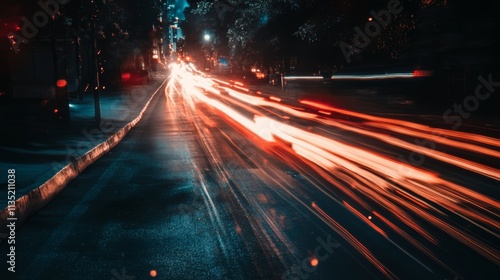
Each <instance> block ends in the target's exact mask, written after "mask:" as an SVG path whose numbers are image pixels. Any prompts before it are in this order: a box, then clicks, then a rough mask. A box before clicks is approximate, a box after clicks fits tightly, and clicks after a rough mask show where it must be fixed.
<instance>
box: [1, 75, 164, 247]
mask: <svg viewBox="0 0 500 280" xmlns="http://www.w3.org/2000/svg"><path fill="white" fill-rule="evenodd" d="M166 82H167V80H165V81H163V82H162V83H161V85H160V86H159V88H158V89H157V90H156V91H155V92H154V93H153V95H152V96H151V97H150V98H149V100H148V102H146V105H144V108H143V109H142V110H141V112H140V113H139V115H138V116H137V117H136V118H135V119H134V120H132V121H131V122H129V123H128V124H127V125H125V126H124V127H123V128H121V129H120V130H118V131H117V132H116V133H115V134H113V135H112V136H110V137H109V138H108V139H107V140H106V141H104V142H102V143H100V144H99V145H97V146H95V147H94V148H93V149H92V150H90V151H88V152H87V153H85V154H84V155H82V156H80V157H78V158H76V159H74V160H73V161H71V162H70V163H69V164H68V165H66V166H65V167H64V168H63V169H61V170H60V171H59V172H57V173H56V174H55V175H54V176H53V177H52V178H50V179H49V180H47V181H46V182H45V183H43V184H42V185H41V186H40V187H38V188H36V189H33V190H31V191H29V192H28V193H27V194H25V195H23V196H22V197H20V198H18V199H17V200H16V204H15V210H14V212H15V213H14V215H9V212H11V211H9V209H8V208H9V207H8V206H7V207H5V208H4V209H3V210H2V211H1V212H0V233H3V232H6V230H8V229H7V224H8V222H9V221H15V224H16V227H17V226H19V225H21V224H22V223H23V222H24V221H25V220H26V219H27V218H29V217H30V216H32V215H33V214H35V213H36V212H38V211H39V210H40V209H42V208H43V207H44V206H46V205H47V204H48V203H49V202H50V201H51V200H52V199H53V198H54V197H56V196H57V195H58V194H59V193H60V192H61V191H62V190H64V188H65V187H66V186H67V185H68V184H69V183H70V182H71V181H72V180H73V179H75V178H76V177H77V176H78V175H79V174H80V173H82V172H83V170H85V169H86V168H87V167H88V166H89V165H91V164H92V163H94V162H95V161H97V160H98V159H99V158H100V157H102V156H103V155H105V154H106V153H107V152H109V151H110V150H111V149H112V148H113V147H115V146H116V145H117V144H118V143H120V141H121V140H122V139H123V138H124V137H125V135H127V133H128V132H129V131H130V130H131V129H132V128H133V127H135V126H136V124H137V123H138V122H139V121H140V120H141V119H142V117H143V115H144V113H145V112H146V110H147V109H148V107H149V105H150V104H151V101H152V100H153V98H154V97H155V96H156V95H157V94H158V92H159V91H160V90H161V89H162V88H163V87H164V85H165V83H166ZM11 214H12V213H11ZM11 216H12V217H11ZM1 243H2V242H1V239H0V244H1Z"/></svg>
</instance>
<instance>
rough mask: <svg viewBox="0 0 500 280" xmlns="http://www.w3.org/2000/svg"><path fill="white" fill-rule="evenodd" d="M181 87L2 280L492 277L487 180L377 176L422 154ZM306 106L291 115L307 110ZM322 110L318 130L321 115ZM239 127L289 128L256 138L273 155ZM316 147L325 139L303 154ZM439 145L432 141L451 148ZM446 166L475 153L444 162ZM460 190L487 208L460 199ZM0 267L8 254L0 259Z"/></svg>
mask: <svg viewBox="0 0 500 280" xmlns="http://www.w3.org/2000/svg"><path fill="white" fill-rule="evenodd" d="M189 75H191V74H185V75H184V77H180V76H178V77H177V78H175V77H174V80H172V83H169V85H168V86H167V89H166V90H165V94H160V95H158V96H157V97H155V99H154V100H153V103H152V106H151V108H150V109H149V110H148V111H147V113H146V115H145V117H144V118H143V119H142V120H141V122H140V123H139V124H138V126H137V127H136V128H134V129H133V130H132V131H131V132H130V133H129V135H127V137H126V138H125V139H124V140H123V141H122V142H121V143H120V144H119V145H118V146H116V147H115V148H114V149H113V150H112V151H111V152H110V153H109V154H107V155H105V156H104V157H103V158H101V159H99V160H98V161H97V162H96V163H95V164H93V165H92V166H90V167H89V168H88V169H87V170H85V171H84V172H83V173H82V174H81V175H80V176H79V177H78V178H77V179H75V180H74V181H73V182H72V183H71V184H70V185H68V187H67V188H66V189H65V190H64V191H63V193H62V194H61V195H59V196H58V197H57V198H56V199H55V200H54V201H53V202H51V203H50V204H49V205H48V206H47V207H45V208H44V209H43V210H41V211H40V212H39V213H38V214H37V215H36V216H34V217H32V218H30V219H29V220H28V221H27V222H26V223H25V224H24V225H23V226H22V227H21V228H19V230H18V232H17V233H16V272H15V274H14V273H10V272H7V270H6V268H4V269H2V271H1V274H0V275H2V277H1V279H117V280H120V279H151V278H152V275H153V276H155V277H156V278H157V279H387V278H393V279H397V278H399V279H462V278H466V279H487V278H488V277H491V276H494V275H498V272H499V268H498V263H495V262H496V260H497V259H498V256H495V255H494V254H496V253H498V239H497V238H498V228H497V229H495V226H496V225H497V224H498V215H497V213H498V212H496V213H495V210H496V209H497V208H496V207H498V197H497V195H498V192H497V191H496V190H494V189H493V188H492V187H494V186H495V185H496V186H498V179H497V178H496V177H495V176H496V174H497V173H496V172H497V171H496V169H494V168H493V169H492V168H490V169H488V168H485V169H484V170H486V171H484V172H486V175H488V176H486V175H485V174H484V172H483V171H481V172H483V173H479V175H478V173H477V172H479V171H477V169H474V170H466V171H461V170H462V169H464V168H465V167H463V166H460V165H459V166H456V165H455V164H456V163H455V162H453V161H447V158H448V157H447V156H443V157H432V156H431V155H427V154H426V160H425V167H426V170H433V171H434V172H435V173H430V172H424V171H423V166H424V163H422V164H421V165H419V166H417V167H415V168H414V166H410V165H407V166H403V167H405V169H404V170H403V169H401V168H402V167H401V166H397V165H396V164H395V163H394V161H388V162H385V161H386V160H389V158H390V157H393V158H397V156H398V155H403V156H406V157H409V158H410V157H411V155H412V152H411V151H412V149H417V148H418V147H408V146H405V145H402V144H401V143H400V142H397V141H395V140H394V139H392V138H391V137H389V136H392V137H396V136H397V139H402V140H407V142H412V140H414V138H415V136H414V135H412V134H404V133H405V132H403V131H401V130H400V127H392V126H389V124H390V122H389V124H388V122H387V120H385V121H382V120H378V119H375V120H371V121H364V122H362V121H359V119H362V118H363V117H364V116H361V115H353V116H351V117H345V116H348V114H349V112H336V113H335V114H342V115H343V116H344V117H342V118H339V119H335V118H333V117H325V118H321V119H319V120H321V122H319V123H318V122H317V120H315V119H314V120H313V119H312V118H310V116H309V115H308V116H306V117H305V116H302V115H300V114H296V112H295V113H294V112H291V111H287V110H288V109H284V108H281V107H272V106H269V104H267V105H262V104H257V105H256V104H249V103H248V102H246V101H248V100H246V99H245V98H243V99H242V98H239V97H238V95H236V94H227V92H229V93H230V91H231V90H230V89H227V91H226V94H222V95H221V94H217V93H210V92H207V89H206V88H205V91H204V92H201V91H200V93H201V94H202V95H197V96H194V95H192V93H193V92H195V91H197V90H198V89H199V88H203V87H202V86H200V85H199V84H198V85H196V84H195V85H193V81H192V80H189V79H190V77H191V76H189ZM175 79H177V80H175ZM218 89H220V87H219V88H217V90H218ZM206 97H210V98H211V99H210V100H208V99H206ZM211 100H212V101H211ZM213 100H217V102H218V103H217V104H215V103H213V102H215V101H213ZM250 103H251V102H250ZM221 104H222V105H221ZM303 105H304V108H305V109H303V110H299V111H300V113H311V112H313V107H314V106H316V105H315V104H312V103H311V104H303ZM232 110H234V111H235V112H239V113H241V115H236V116H235V115H234V114H232V112H233V111H232ZM320 110H321V111H323V115H327V114H325V110H327V108H320ZM287 112H288V113H290V112H291V113H290V114H288V115H287V116H286V118H284V117H283V114H285V113H287ZM239 116H249V117H250V118H251V117H252V116H264V117H265V116H273V117H275V118H276V117H278V118H281V119H282V120H283V122H282V123H280V124H275V123H273V125H271V126H270V127H271V128H270V129H267V130H264V132H265V133H269V134H272V135H273V139H274V140H272V141H266V140H265V139H267V136H269V135H262V134H261V132H262V129H261V130H258V131H257V133H253V132H255V131H252V129H251V128H252V124H250V127H251V128H249V127H245V125H242V124H244V123H245V122H246V120H242V119H241V118H240V117H239ZM328 116H330V115H328ZM262 121H264V124H265V123H266V121H267V119H264V120H262ZM255 123H257V124H260V125H262V123H260V122H259V121H257V120H256V121H255ZM381 123H383V124H384V125H381ZM279 125H281V126H279ZM287 125H290V126H292V125H294V126H293V127H288V126H287ZM392 125H395V126H397V125H400V124H399V123H393V124H392ZM278 126H279V127H278ZM253 128H255V127H253ZM396 128H399V129H398V130H397V129H396ZM358 129H359V130H358ZM415 129H416V128H415ZM309 132H315V135H319V136H321V137H322V138H314V139H310V140H311V141H310V142H307V143H306V141H305V139H306V138H307V137H313V136H312V135H309V134H307V133H309ZM366 132H369V133H366ZM382 132H383V133H382ZM376 133H382V134H381V135H382V136H380V137H379V136H378V134H376ZM412 133H416V132H415V131H412ZM419 133H421V132H419ZM259 135H260V136H259ZM314 137H316V136H314ZM377 137H378V138H377ZM422 137H423V136H422ZM460 137H462V136H460V135H459V136H455V138H453V139H456V140H457V139H460ZM374 138H375V139H376V140H374ZM442 138H444V140H442V139H435V140H434V141H435V142H437V143H441V142H438V141H442V142H443V143H442V144H440V145H441V146H442V145H444V144H446V145H448V144H450V143H448V142H446V140H448V138H446V137H442ZM393 140H394V141H393ZM329 141H330V142H329ZM331 141H338V142H331ZM457 141H458V140H457ZM309 143H314V145H318V146H308V145H309ZM346 143H347V144H350V145H351V146H349V147H348V146H345V147H344V146H342V145H344V144H346ZM323 144H324V145H326V146H328V147H331V154H330V150H329V149H326V148H325V147H324V146H321V145H323ZM427 144H429V143H427ZM337 145H338V146H337ZM450 145H451V144H450ZM299 146H300V147H302V150H300V149H299V148H298V147H299ZM441 146H438V147H441ZM490 146H491V145H490ZM318 148H319V149H320V150H318ZM337 148H338V149H339V150H338V151H336V149H337ZM355 148H356V149H355ZM490 148H491V147H490ZM435 149H436V150H437V148H435ZM492 149H493V148H492ZM408 150H409V151H408ZM455 150H458V151H457V153H458V154H459V155H462V156H465V155H469V154H470V153H471V152H470V151H468V152H463V151H462V150H461V147H460V148H459V147H456V146H452V147H451V148H446V149H445V151H446V152H450V153H451V152H453V151H455ZM327 151H328V152H327ZM333 151H335V152H338V153H340V154H342V153H343V154H342V155H341V156H340V157H335V156H336V155H337V154H334V152H333ZM366 151H369V152H371V153H369V154H367V153H365V152H366ZM418 151H420V152H421V153H424V152H426V151H422V150H418ZM436 154H438V153H436ZM439 155H440V154H439ZM372 157H377V158H375V159H373V158H372ZM472 158H473V159H476V158H479V159H480V160H478V162H481V161H486V162H488V161H489V160H490V159H484V158H483V157H480V156H479V157H477V156H476V157H474V156H472ZM334 159H336V160H338V162H337V163H338V164H339V165H338V166H333V165H332V161H333V160H334ZM452 159H453V158H452ZM494 160H496V161H494V162H498V159H496V158H495V159H494ZM372 161H373V163H372ZM443 161H445V163H443ZM376 164H379V165H376ZM391 164H392V166H391ZM354 165H355V166H354ZM483 167H484V166H482V165H480V166H478V167H477V168H483ZM391 168H392V169H393V171H394V170H397V171H399V175H397V174H393V173H391V170H390V169H391ZM386 169H387V170H386ZM481 170H482V169H481ZM412 172H413V173H412ZM457 172H458V173H459V174H460V172H462V173H461V174H462V176H458V177H457V175H456V174H457ZM435 174H440V176H437V175H435ZM492 177H493V178H492ZM464 182H465V183H468V184H470V185H474V186H477V189H474V191H478V192H480V193H481V194H484V195H485V196H489V197H493V199H492V200H488V199H486V198H485V197H483V196H476V195H475V193H474V194H470V193H468V192H465V191H463V189H460V188H459V187H460V186H461V185H460V184H462V183H464ZM466 189H467V188H466ZM457 190H462V191H463V193H466V194H464V195H463V196H462V193H458V194H457V193H456V191H457ZM426 195H428V196H426ZM466 195H470V197H469V196H466ZM432 196H434V197H432ZM434 198H435V200H434ZM469 199H470V201H469ZM462 206H463V207H462ZM482 211H484V213H483V212H482ZM476 220H477V221H476ZM495 240H496V241H495ZM481 246H482V247H481ZM0 253H1V255H2V256H5V255H6V254H7V253H8V248H7V246H5V244H2V246H1V247H0ZM489 254H493V256H491V255H489ZM4 265H5V264H4ZM13 276H14V277H13ZM6 277H7V278H6Z"/></svg>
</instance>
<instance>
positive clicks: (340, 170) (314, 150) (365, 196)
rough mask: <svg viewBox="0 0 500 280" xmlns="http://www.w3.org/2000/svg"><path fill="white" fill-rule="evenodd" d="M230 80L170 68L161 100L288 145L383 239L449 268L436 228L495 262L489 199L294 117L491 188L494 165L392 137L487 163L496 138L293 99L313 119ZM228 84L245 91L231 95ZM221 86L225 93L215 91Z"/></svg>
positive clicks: (499, 260)
mask: <svg viewBox="0 0 500 280" xmlns="http://www.w3.org/2000/svg"><path fill="white" fill-rule="evenodd" d="M233 84H235V85H236V86H233V87H231V83H228V82H226V81H223V80H220V79H215V78H206V77H202V76H200V75H195V74H193V73H190V72H188V71H186V70H185V69H184V67H183V66H179V67H173V68H172V75H171V80H170V81H169V83H168V86H167V89H168V90H167V89H166V94H175V92H179V90H178V89H179V85H180V87H181V90H180V92H182V94H183V97H184V98H185V100H186V102H187V104H189V105H190V106H191V108H193V110H196V104H197V103H198V102H201V103H204V104H207V105H209V106H211V107H213V108H216V109H217V110H218V111H219V112H220V113H221V114H222V115H224V116H226V117H229V118H231V119H232V120H233V121H235V122H237V123H238V124H240V125H241V126H243V127H244V128H245V129H247V130H248V131H251V132H253V133H255V134H256V135H258V136H260V137H261V138H262V139H263V140H264V141H269V142H275V143H276V144H279V143H283V145H288V146H289V147H291V150H292V151H294V152H295V153H296V155H298V156H299V157H301V158H303V164H305V165H307V166H309V167H311V168H312V169H313V170H316V171H317V173H318V174H320V175H321V176H322V178H323V179H325V180H326V181H328V182H330V183H331V186H330V187H331V188H334V191H335V192H336V193H340V194H342V195H343V197H344V198H345V199H346V200H345V201H343V205H344V207H345V208H346V209H348V210H349V211H350V212H351V213H353V214H354V215H355V216H357V217H358V218H359V219H360V220H362V221H363V222H364V223H366V224H368V225H369V226H370V227H371V228H372V229H373V230H374V232H377V233H378V234H380V235H381V236H383V237H384V238H386V239H391V238H390V236H391V235H394V234H397V235H399V236H400V237H402V238H403V239H404V240H406V241H407V242H408V243H409V244H411V245H412V246H414V247H415V248H417V249H418V250H420V251H421V252H423V253H424V254H425V255H427V256H428V257H429V258H430V259H433V260H435V261H436V262H437V263H439V264H440V265H441V266H443V267H445V268H446V269H447V270H449V271H452V269H451V268H450V267H449V266H448V265H447V264H446V262H445V261H443V260H440V259H438V258H437V257H436V256H435V253H434V250H437V248H438V247H439V244H440V242H441V241H440V240H439V237H438V236H437V235H436V234H435V231H436V229H437V230H439V231H440V232H441V234H446V235H448V236H449V237H452V238H454V239H455V240H457V241H458V242H461V243H462V244H464V245H465V246H467V247H469V248H471V249H472V250H474V251H476V252H477V253H478V254H480V255H482V256H483V257H484V258H486V259H488V260H490V261H491V262H492V263H494V264H497V265H500V248H499V247H498V246H493V245H492V244H491V242H490V239H492V238H493V239H498V238H499V237H500V202H499V201H498V200H496V199H494V198H491V197H489V196H487V195H484V194H482V193H480V192H478V191H476V190H473V189H471V188H469V187H466V186H462V185H460V184H457V183H455V182H451V181H449V180H446V179H444V178H442V177H441V175H440V174H439V173H437V172H433V171H431V170H426V169H425V168H424V166H414V165H411V164H408V163H405V162H402V161H401V160H399V159H395V158H393V156H388V155H385V154H383V153H380V152H375V151H373V150H368V149H365V148H362V147H359V146H356V145H355V144H354V143H346V142H345V141H340V140H338V139H335V138H334V137H333V136H331V135H330V136H328V137H327V136H325V135H321V134H317V133H314V132H313V131H312V130H311V129H310V128H304V127H302V125H299V124H298V123H299V122H300V121H303V120H306V121H314V122H316V123H318V125H322V126H326V127H327V128H335V129H339V130H340V131H346V132H350V133H355V134H356V135H358V136H360V137H366V138H368V139H371V140H373V139H375V140H377V141H382V142H384V143H386V144H388V145H389V146H392V147H396V148H401V149H404V150H406V151H409V152H416V153H419V154H422V155H425V156H427V157H429V158H433V159H435V160H437V161H439V162H441V163H446V164H450V165H453V166H456V167H458V168H461V169H464V170H468V171H469V172H473V173H475V174H477V175H478V176H484V177H485V178H490V180H494V181H495V182H498V181H500V169H498V168H495V167H492V166H488V165H486V164H482V163H478V162H474V161H472V160H468V159H466V158H463V157H459V156H456V155H452V154H450V153H448V152H446V153H445V152H442V151H439V150H437V149H435V148H434V147H424V146H420V145H417V144H414V143H410V142H407V141H405V140H403V139H400V138H398V137H399V136H401V135H403V136H405V137H408V136H410V137H411V138H415V139H426V140H429V141H432V142H435V143H439V144H442V145H445V146H449V147H453V148H454V149H456V150H465V151H467V152H470V153H477V154H479V155H482V156H489V157H493V158H500V151H499V150H497V149H496V148H498V147H500V140H499V139H495V138H492V137H488V136H484V135H479V134H473V133H466V132H459V131H454V130H447V129H437V128H431V127H429V126H426V125H422V124H418V123H414V122H409V121H402V120H398V119H391V118H384V117H377V116H371V115H367V114H363V113H359V112H354V111H349V110H345V109H340V108H335V107H332V106H329V105H326V104H321V103H318V102H313V101H308V100H301V101H300V103H302V104H303V105H306V106H309V107H313V108H316V109H317V112H318V113H317V114H316V113H312V112H310V111H305V110H304V109H303V108H299V107H294V106H290V105H288V104H286V103H283V102H280V101H282V100H281V99H280V98H279V97H274V98H271V100H267V99H265V98H264V96H263V95H257V96H254V95H252V94H249V93H248V92H249V90H248V89H247V88H245V87H244V85H243V84H241V83H233ZM235 88H236V89H240V90H243V91H244V92H245V93H241V92H238V91H236V90H235ZM221 90H223V91H225V92H226V93H227V95H221V94H220V91H221ZM167 92H168V93H167ZM270 108H271V109H276V110H278V111H280V112H283V114H285V115H283V116H280V115H279V114H276V113H274V112H272V111H270ZM242 110H243V111H244V113H242V112H241V111H242ZM271 113H272V114H271ZM333 113H336V114H342V115H346V116H351V117H355V118H359V119H361V120H363V121H364V122H363V123H361V124H359V125H353V123H348V122H345V121H342V120H336V119H335V116H336V115H335V114H333ZM273 114H276V115H278V116H280V117H281V118H282V119H286V118H285V116H286V115H290V116H292V117H293V118H289V120H287V121H279V120H276V119H275V118H273V117H272V115H273ZM249 115H253V118H251V117H248V116H249ZM203 116H206V115H204V114H203ZM212 124H213V122H212ZM373 129H375V131H373ZM380 130H383V131H384V132H387V133H382V132H380ZM388 133H389V134H388ZM276 140H279V141H276ZM497 186H498V185H497ZM347 200H348V201H349V202H347ZM312 206H313V208H314V209H315V210H316V211H317V212H318V213H319V214H320V215H321V216H322V217H323V218H324V220H325V221H326V222H328V223H329V224H330V225H333V228H336V229H337V230H336V231H337V233H339V234H340V235H341V236H343V237H344V238H345V239H346V240H347V241H348V242H349V243H350V244H352V245H353V246H354V247H355V248H356V249H357V250H358V251H359V252H360V253H361V254H362V255H363V256H365V257H366V259H367V260H369V261H370V262H371V263H372V264H373V265H374V266H375V267H377V268H378V269H379V270H380V271H382V272H383V273H384V274H386V276H387V277H394V275H392V274H391V272H390V271H389V270H388V269H387V268H386V267H385V266H384V265H383V264H381V263H380V262H379V261H378V260H377V258H376V257H375V256H374V254H372V253H371V252H370V251H369V250H368V249H367V248H366V247H365V246H363V245H362V244H360V243H359V241H357V239H356V238H355V237H354V236H353V235H352V234H351V233H349V232H348V231H347V230H346V229H345V228H343V227H342V226H341V225H340V224H338V223H337V222H336V221H335V220H334V219H333V218H331V217H330V216H329V215H328V214H327V213H326V212H324V211H323V210H322V209H321V208H319V207H318V206H317V205H315V204H313V205H312ZM363 213H371V214H372V215H373V218H372V219H369V218H367V217H366V215H364V214H363ZM382 213H385V214H382ZM450 216H454V218H453V219H454V220H456V221H451V218H450ZM370 217H371V216H370ZM465 225H467V226H465ZM468 226H472V227H473V229H469V228H468ZM431 228H432V230H431ZM478 230H479V231H481V236H478V234H477V231H478ZM391 242H392V240H391ZM401 249H402V248H401ZM402 250H404V249H402Z"/></svg>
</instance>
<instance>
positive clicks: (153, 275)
mask: <svg viewBox="0 0 500 280" xmlns="http://www.w3.org/2000/svg"><path fill="white" fill-rule="evenodd" d="M149 275H151V277H156V275H157V273H156V270H154V269H152V270H151V271H150V272H149Z"/></svg>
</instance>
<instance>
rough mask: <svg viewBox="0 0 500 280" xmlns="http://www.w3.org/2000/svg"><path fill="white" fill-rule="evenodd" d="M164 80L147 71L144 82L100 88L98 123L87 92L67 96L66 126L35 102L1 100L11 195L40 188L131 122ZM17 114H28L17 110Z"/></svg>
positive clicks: (0, 202)
mask: <svg viewBox="0 0 500 280" xmlns="http://www.w3.org/2000/svg"><path fill="white" fill-rule="evenodd" d="M165 78H166V73H155V74H153V77H152V81H151V82H150V84H149V85H145V86H134V87H130V88H123V89H122V90H120V91H115V92H108V91H102V92H101V95H100V104H101V118H102V126H101V128H97V125H96V123H95V120H94V114H95V110H94V98H93V95H92V94H89V95H86V96H84V98H83V100H78V99H70V125H69V126H67V127H65V126H60V125H56V124H55V123H54V121H53V120H50V117H49V116H48V114H50V112H48V111H47V109H44V108H43V105H44V104H42V103H40V102H36V103H35V102H33V101H31V102H29V101H26V102H23V103H21V101H22V100H21V101H17V102H16V103H11V104H9V107H6V106H5V105H3V104H2V107H1V112H0V117H1V119H2V120H5V121H2V122H1V123H0V129H1V131H2V135H3V137H2V138H1V139H0V155H1V157H0V170H1V172H5V174H7V170H9V169H15V171H16V173H15V174H16V189H15V190H16V192H15V197H16V199H17V198H20V197H22V196H23V195H25V194H26V193H28V192H29V191H31V190H33V189H36V188H38V187H40V186H41V185H42V184H43V183H45V182H46V181H47V180H49V179H50V178H52V177H53V176H54V175H55V174H56V173H57V172H58V171H60V170H61V169H62V168H63V167H64V166H66V165H67V164H68V163H70V162H71V161H72V160H74V159H76V158H78V157H80V156H82V155H84V154H85V153H87V152H88V151H90V150H91V149H92V148H94V147H95V146H97V145H98V144H100V143H101V142H103V141H105V140H106V139H108V138H109V137H110V136H111V135H113V134H114V133H116V132H117V131H119V130H120V129H122V128H123V127H124V126H125V125H127V124H128V123H129V122H131V121H132V120H134V119H135V118H136V117H137V116H138V114H139V112H141V110H142V109H143V108H144V106H145V104H146V102H148V100H149V99H150V97H151V96H152V94H153V93H154V92H155V91H156V90H157V89H158V87H159V86H160V85H161V84H162V82H163V81H164V80H165ZM22 112H29V113H27V114H23V113H22ZM0 192H2V193H4V194H5V195H2V196H0V209H4V208H5V207H6V206H7V180H2V181H0Z"/></svg>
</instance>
